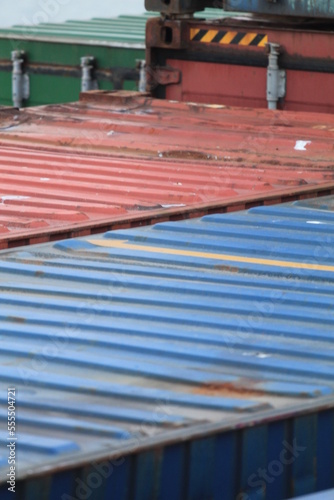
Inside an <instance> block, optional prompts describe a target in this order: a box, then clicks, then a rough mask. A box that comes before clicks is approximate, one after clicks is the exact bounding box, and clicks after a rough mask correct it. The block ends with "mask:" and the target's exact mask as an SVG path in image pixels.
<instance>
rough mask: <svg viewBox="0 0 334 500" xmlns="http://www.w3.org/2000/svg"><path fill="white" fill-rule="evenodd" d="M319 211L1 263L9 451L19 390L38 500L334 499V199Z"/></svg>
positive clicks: (145, 233) (46, 251)
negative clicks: (12, 405) (12, 398)
mask: <svg viewBox="0 0 334 500" xmlns="http://www.w3.org/2000/svg"><path fill="white" fill-rule="evenodd" d="M318 203H319V202H316V201H314V200H312V201H303V202H302V203H295V204H287V205H283V206H278V207H262V208H256V209H252V210H250V211H248V212H240V213H233V214H226V215H211V216H208V217H204V218H203V219H197V220H189V221H182V222H175V223H173V222H169V223H165V224H157V225H156V226H154V227H148V228H140V229H129V230H125V231H117V232H112V233H106V234H104V235H95V236H90V237H87V238H82V239H76V240H68V241H63V242H59V243H56V244H52V243H50V244H45V245H38V246H32V247H26V248H24V249H17V250H15V251H4V252H1V253H0V289H1V294H0V332H1V335H0V347H1V351H0V386H1V391H0V405H1V408H0V422H1V423H2V431H1V432H2V434H1V435H0V441H1V442H2V443H3V444H4V443H5V442H6V437H7V436H6V433H5V432H4V429H5V426H6V411H7V410H6V404H7V387H8V386H9V385H13V386H15V387H16V389H17V406H18V408H19V414H18V421H19V430H18V434H17V437H18V461H19V464H20V467H19V469H18V470H19V476H18V485H21V486H22V488H23V490H22V491H23V494H22V498H23V500H30V499H33V498H41V499H42V498H50V499H52V500H54V499H56V498H61V499H62V500H69V499H71V497H72V498H79V497H80V494H81V493H80V491H81V492H82V491H83V490H85V489H86V490H87V491H88V490H90V498H91V499H95V500H102V499H103V500H104V499H109V498H116V499H117V500H118V499H124V500H125V499H126V500H129V499H131V500H133V499H138V500H140V499H146V498H152V499H155V498H159V499H167V498H168V499H170V498H172V499H175V500H178V499H179V500H184V499H188V500H196V499H203V498H212V499H223V500H235V499H236V498H237V497H238V495H239V497H238V498H242V499H243V500H255V499H256V500H260V499H263V500H283V499H284V498H288V496H292V495H297V494H304V493H308V492H312V491H316V490H319V489H323V488H332V487H333V486H334V451H333V450H334V337H333V331H334V313H333V310H334V309H333V296H334V294H333V291H334V245H333V243H334V212H333V211H332V207H333V198H329V199H327V200H326V199H323V200H321V205H320V206H319V205H318ZM122 242H125V243H122ZM106 245H107V246H106ZM108 245H109V246H108ZM122 245H123V246H122ZM124 245H125V246H124ZM189 252H190V253H189ZM217 256H225V257H224V258H223V259H221V260H219V258H217ZM226 256H227V257H226ZM249 259H253V260H249ZM277 262H278V263H277ZM300 264H306V265H309V266H311V267H310V268H309V269H303V268H300ZM314 264H316V265H317V266H322V267H321V268H317V267H314ZM312 266H313V268H312ZM294 443H297V446H299V447H303V448H304V447H305V450H304V449H302V451H301V452H300V454H299V456H298V457H295V459H294V460H293V461H292V462H291V461H289V463H285V462H284V460H283V462H282V457H283V459H284V457H285V458H286V457H288V458H289V457H290V459H291V453H292V451H291V449H292V450H293V448H291V447H293V446H294ZM289 447H290V448H289ZM254 450H256V453H254ZM1 458H2V461H0V474H1V479H2V481H3V480H4V479H5V476H6V473H7V467H8V465H7V463H6V456H5V455H4V454H2V456H1ZM65 464H66V466H65ZM59 467H61V468H62V469H61V470H60V471H59V470H58V468H59ZM31 471H33V473H31ZM34 474H41V475H42V478H41V479H38V478H35V477H34ZM101 478H102V479H101ZM100 482H101V484H99V483H100ZM94 485H95V486H94ZM96 485H98V486H96ZM80 488H83V489H81V490H80ZM3 491H4V490H2V491H1V490H0V495H1V494H2V492H3ZM5 495H6V493H4V494H3V496H1V498H6V496H5ZM34 495H35V496H34ZM64 495H65V497H64ZM66 495H67V496H66ZM62 497H64V498H62ZM20 498H21V497H20Z"/></svg>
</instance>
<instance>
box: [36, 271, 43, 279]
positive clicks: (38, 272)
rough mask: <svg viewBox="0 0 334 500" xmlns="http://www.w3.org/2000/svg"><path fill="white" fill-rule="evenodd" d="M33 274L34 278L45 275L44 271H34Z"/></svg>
mask: <svg viewBox="0 0 334 500" xmlns="http://www.w3.org/2000/svg"><path fill="white" fill-rule="evenodd" d="M35 276H36V278H41V277H43V276H45V272H44V271H35Z"/></svg>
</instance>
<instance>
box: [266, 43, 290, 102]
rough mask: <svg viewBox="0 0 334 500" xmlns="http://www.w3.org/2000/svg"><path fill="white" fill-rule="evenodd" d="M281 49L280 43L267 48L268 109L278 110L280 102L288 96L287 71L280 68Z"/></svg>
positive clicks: (268, 45)
mask: <svg viewBox="0 0 334 500" xmlns="http://www.w3.org/2000/svg"><path fill="white" fill-rule="evenodd" d="M280 48H281V47H280V45H279V44H278V43H268V44H267V46H266V50H267V52H268V59H269V63H268V69H267V101H268V109H277V102H278V100H279V99H282V98H283V97H285V95H286V71H284V70H282V69H280V68H279V66H278V57H279V55H280Z"/></svg>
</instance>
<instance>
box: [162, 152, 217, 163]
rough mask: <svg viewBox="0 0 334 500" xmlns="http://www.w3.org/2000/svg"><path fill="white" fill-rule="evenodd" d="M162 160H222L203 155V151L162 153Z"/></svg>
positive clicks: (213, 156) (210, 155)
mask: <svg viewBox="0 0 334 500" xmlns="http://www.w3.org/2000/svg"><path fill="white" fill-rule="evenodd" d="M159 157H160V158H175V159H178V160H183V159H185V160H215V161H217V160H219V159H220V158H219V157H218V156H216V155H212V154H208V153H203V152H202V151H184V150H172V151H161V152H160V153H159Z"/></svg>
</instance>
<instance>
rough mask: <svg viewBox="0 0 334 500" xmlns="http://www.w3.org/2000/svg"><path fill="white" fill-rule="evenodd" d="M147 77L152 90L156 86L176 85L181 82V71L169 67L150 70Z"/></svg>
mask: <svg viewBox="0 0 334 500" xmlns="http://www.w3.org/2000/svg"><path fill="white" fill-rule="evenodd" d="M147 76H148V81H149V86H150V88H151V89H153V88H154V87H155V86H156V85H176V84H178V83H180V82H181V71H180V70H179V69H175V68H172V67H169V66H157V67H155V68H148V70H147Z"/></svg>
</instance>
